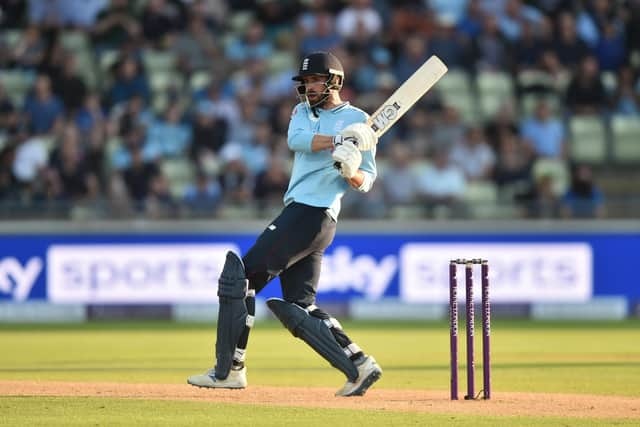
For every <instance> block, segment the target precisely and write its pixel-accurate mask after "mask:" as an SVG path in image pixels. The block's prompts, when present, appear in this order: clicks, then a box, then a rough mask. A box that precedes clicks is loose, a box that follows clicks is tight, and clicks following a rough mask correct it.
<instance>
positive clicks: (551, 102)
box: [520, 93, 562, 117]
mask: <svg viewBox="0 0 640 427" xmlns="http://www.w3.org/2000/svg"><path fill="white" fill-rule="evenodd" d="M541 100H543V101H545V102H546V103H547V105H548V106H549V107H550V108H551V112H552V114H553V115H554V116H558V115H560V114H561V113H562V111H561V110H562V104H561V102H560V98H559V97H558V96H557V95H555V94H551V93H549V94H545V95H541V94H533V93H529V94H526V95H522V97H521V99H520V113H521V114H522V115H523V116H524V117H529V116H531V115H533V112H534V111H535V108H536V105H538V102H539V101H541Z"/></svg>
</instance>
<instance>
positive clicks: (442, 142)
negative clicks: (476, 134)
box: [432, 106, 465, 150]
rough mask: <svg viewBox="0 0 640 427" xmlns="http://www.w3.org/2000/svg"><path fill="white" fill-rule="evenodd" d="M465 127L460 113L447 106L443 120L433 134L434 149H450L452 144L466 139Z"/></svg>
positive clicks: (443, 113)
mask: <svg viewBox="0 0 640 427" xmlns="http://www.w3.org/2000/svg"><path fill="white" fill-rule="evenodd" d="M464 132H465V127H464V124H463V123H462V120H461V119H460V113H459V112H458V110H456V109H455V108H454V107H451V106H446V107H444V111H443V112H442V119H441V121H440V122H439V123H438V125H437V126H435V129H434V130H433V134H432V140H433V148H434V149H436V150H437V149H440V148H443V149H450V148H451V144H453V143H454V142H455V141H460V140H461V139H462V138H463V137H464Z"/></svg>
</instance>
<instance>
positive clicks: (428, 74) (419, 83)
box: [367, 55, 448, 137]
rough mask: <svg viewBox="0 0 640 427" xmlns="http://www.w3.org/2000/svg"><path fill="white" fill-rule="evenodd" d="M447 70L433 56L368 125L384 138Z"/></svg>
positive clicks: (392, 96) (375, 114)
mask: <svg viewBox="0 0 640 427" xmlns="http://www.w3.org/2000/svg"><path fill="white" fill-rule="evenodd" d="M447 70H448V69H447V66H446V65H444V63H443V62H442V61H441V60H440V58H438V57H437V56H435V55H433V56H431V57H430V58H429V59H427V60H426V61H425V63H424V64H422V65H421V66H420V68H418V69H417V70H416V71H415V72H414V73H413V74H412V75H411V77H409V78H408V79H407V80H406V81H405V82H404V83H403V84H402V86H400V87H399V88H398V89H396V91H395V92H393V94H392V95H391V96H390V97H389V98H388V99H387V100H386V101H385V102H384V103H383V104H382V106H381V107H380V108H378V109H377V110H376V112H375V113H373V114H372V115H371V117H369V120H367V124H368V125H369V126H370V127H371V129H373V131H374V132H375V133H376V135H377V136H378V137H380V136H382V135H383V134H384V133H385V132H386V131H387V130H389V129H390V128H391V126H393V125H394V123H395V122H397V121H398V119H400V117H402V116H403V115H404V114H405V113H406V112H407V111H409V109H410V108H411V107H412V106H413V104H415V103H416V102H417V101H418V100H419V99H420V98H422V96H423V95H424V94H425V93H427V91H428V90H429V89H431V88H432V87H433V85H435V84H436V83H437V82H438V80H440V79H441V78H442V76H444V75H445V73H446V72H447Z"/></svg>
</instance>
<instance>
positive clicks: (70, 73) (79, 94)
mask: <svg viewBox="0 0 640 427" xmlns="http://www.w3.org/2000/svg"><path fill="white" fill-rule="evenodd" d="M51 85H52V88H53V92H54V93H55V94H56V95H57V96H58V97H59V98H60V99H61V100H62V103H63V104H64V108H65V110H66V112H67V113H68V114H70V115H74V114H75V113H76V112H77V111H78V110H79V109H80V108H81V107H82V106H83V104H84V98H85V96H86V95H87V85H86V83H85V82H84V79H83V78H82V77H81V76H80V74H79V73H78V70H77V62H76V58H75V56H73V55H66V56H65V58H64V62H63V67H62V72H61V73H60V75H59V76H57V77H56V78H54V79H53V80H52V82H51Z"/></svg>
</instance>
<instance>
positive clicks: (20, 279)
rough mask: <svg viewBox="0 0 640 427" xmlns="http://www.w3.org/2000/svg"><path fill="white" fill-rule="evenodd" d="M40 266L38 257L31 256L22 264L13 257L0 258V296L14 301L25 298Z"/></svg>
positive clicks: (36, 277) (33, 283)
mask: <svg viewBox="0 0 640 427" xmlns="http://www.w3.org/2000/svg"><path fill="white" fill-rule="evenodd" d="M42 268H43V265H42V259H41V258H40V257H31V258H29V259H28V260H27V261H26V262H25V263H24V264H23V263H22V262H21V261H20V260H19V259H17V258H15V257H6V258H1V259H0V296H1V297H2V298H3V299H4V298H5V297H10V298H11V299H13V300H14V301H16V302H22V301H25V300H27V298H29V294H30V293H31V289H33V285H35V283H36V281H37V280H38V276H39V275H40V272H41V271H42Z"/></svg>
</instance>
